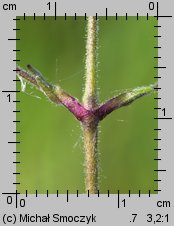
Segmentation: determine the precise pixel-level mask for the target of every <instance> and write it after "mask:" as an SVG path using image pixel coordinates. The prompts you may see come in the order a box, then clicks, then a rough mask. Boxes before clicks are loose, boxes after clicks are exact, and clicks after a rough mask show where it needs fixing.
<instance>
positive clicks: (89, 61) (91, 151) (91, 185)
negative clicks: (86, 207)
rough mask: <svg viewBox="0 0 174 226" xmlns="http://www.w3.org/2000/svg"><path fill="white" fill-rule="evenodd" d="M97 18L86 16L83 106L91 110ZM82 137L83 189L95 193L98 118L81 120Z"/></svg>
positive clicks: (94, 103) (94, 98)
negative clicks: (83, 157) (83, 155)
mask: <svg viewBox="0 0 174 226" xmlns="http://www.w3.org/2000/svg"><path fill="white" fill-rule="evenodd" d="M96 50H97V20H96V18H95V17H93V16H89V17H88V22H87V43H86V82H85V91H84V96H83V104H84V107H85V108H86V109H88V110H90V111H91V110H93V109H94V108H96V107H97V89H96V74H97V53H96ZM82 128H83V139H84V149H85V190H86V192H87V191H89V192H90V193H96V192H97V190H98V154H97V133H98V118H97V117H95V115H93V114H90V116H89V117H86V118H85V120H84V121H82Z"/></svg>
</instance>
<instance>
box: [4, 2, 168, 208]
mask: <svg viewBox="0 0 174 226" xmlns="http://www.w3.org/2000/svg"><path fill="white" fill-rule="evenodd" d="M149 4H150V3H149ZM49 7H50V6H49ZM156 8H157V13H156V15H155V16H154V17H155V18H156V19H157V20H158V19H159V18H171V17H172V16H164V15H163V16H161V15H159V4H158V2H157V7H156ZM49 10H50V8H49ZM105 12H106V14H105V19H106V20H108V9H107V8H106V11H105ZM95 17H96V20H97V19H98V14H97V13H96V16H95ZM64 18H65V21H66V20H67V13H65V16H64ZM136 18H137V20H139V14H138V13H137V16H136ZM146 18H147V20H149V14H148V13H147V17H146ZM23 19H24V20H26V13H24V16H23ZM33 19H34V20H36V14H35V13H34V14H33ZM43 19H44V20H46V13H44V14H43ZM54 19H55V20H56V19H57V3H56V2H55V4H54ZM74 19H75V20H77V13H75V14H74ZM84 19H85V20H86V19H87V13H85V15H84ZM115 19H116V20H118V19H119V18H118V14H117V13H116V14H115ZM125 19H126V20H128V13H126V14H125ZM13 20H14V21H19V20H20V19H19V18H14V19H13ZM156 28H157V29H158V28H161V26H160V25H156V26H154V29H156ZM13 30H14V31H20V30H21V29H20V28H14V29H13ZM161 37H162V36H161V35H156V36H154V38H157V39H158V38H161ZM20 40H21V39H20V38H9V39H8V41H20ZM153 48H156V49H161V48H162V47H161V46H154V47H153ZM13 51H14V52H19V51H21V50H19V49H14V50H13ZM154 58H156V59H161V56H154ZM13 61H14V62H19V61H20V59H14V60H13ZM154 69H157V70H159V69H166V67H165V66H161V65H160V66H154ZM14 71H17V70H16V69H14V70H13V72H14ZM154 79H161V77H160V76H154ZM13 81H14V82H20V80H19V79H15V80H13ZM154 89H156V90H157V91H159V90H161V87H157V88H154ZM2 92H3V93H9V94H10V93H19V92H20V90H3V91H2ZM154 100H157V101H158V100H161V98H159V97H158V98H154ZM13 102H14V103H17V102H18V103H20V100H13ZM161 109H162V108H154V110H158V111H159V110H161ZM13 112H15V113H20V110H15V111H13ZM154 119H155V120H163V119H166V120H167V119H172V117H155V118H154ZM13 122H14V123H19V122H20V121H16V120H15V121H13ZM154 130H156V131H160V130H161V129H160V128H155V129H154ZM13 133H14V134H20V131H14V132H13ZM154 140H155V141H161V139H160V138H154ZM8 143H9V144H20V141H9V142H8ZM154 150H155V151H161V149H160V148H154ZM13 154H15V155H16V154H20V152H13ZM161 160H162V159H161V158H155V159H154V161H161ZM20 163H21V162H17V161H14V162H13V164H20ZM165 171H166V170H165V169H154V172H158V173H159V172H165ZM13 175H20V173H19V172H14V173H13ZM161 181H162V180H161V179H154V182H157V183H158V182H161ZM13 184H14V185H15V186H16V185H17V184H20V183H19V182H18V183H16V182H14V183H13ZM154 191H155V192H160V191H161V190H160V189H156V190H154ZM2 194H4V195H7V200H8V198H9V197H11V196H12V195H14V196H15V206H16V208H17V207H18V195H20V193H19V192H18V191H17V190H16V192H11V193H8V192H7V193H2ZM35 194H36V197H38V190H36V192H35ZM55 195H56V197H59V193H58V190H57V191H56V194H55ZM96 195H97V197H100V191H99V190H98V192H97V194H96ZM116 195H117V198H118V199H117V202H118V208H120V190H117V194H116ZM128 195H129V197H131V190H128ZM107 196H108V198H109V197H111V196H110V191H109V190H108V191H107ZM25 197H26V198H27V197H28V191H27V190H26V194H25ZM46 197H49V191H48V190H46ZM77 197H79V190H77ZM87 197H90V194H89V190H88V192H87ZM138 197H141V190H138ZM148 197H151V190H148ZM20 200H22V201H23V203H24V202H25V200H24V199H20ZM66 201H67V202H69V190H67V191H66ZM122 201H123V200H122ZM7 203H8V201H7ZM11 203H12V201H11ZM11 203H8V204H11ZM20 206H21V207H24V206H25V205H24V204H23V205H21V204H20Z"/></svg>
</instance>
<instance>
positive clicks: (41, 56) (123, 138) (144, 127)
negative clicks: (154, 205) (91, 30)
mask: <svg viewBox="0 0 174 226" xmlns="http://www.w3.org/2000/svg"><path fill="white" fill-rule="evenodd" d="M19 18H20V19H21V20H20V21H17V28H20V29H21V30H20V31H18V32H17V38H20V39H21V41H19V42H17V49H20V50H21V51H20V52H18V56H17V59H20V60H21V62H20V65H19V66H20V67H22V68H24V69H26V65H27V64H31V65H33V66H34V67H35V68H37V69H38V70H39V71H41V72H42V74H43V75H44V76H45V78H46V79H47V80H48V81H49V82H52V83H59V84H60V86H62V87H63V88H64V89H65V90H67V91H68V92H69V93H70V94H72V95H74V96H76V97H77V98H78V99H80V100H81V98H82V95H83V88H84V71H85V41H86V21H85V19H84V17H77V20H76V21H75V20H74V18H73V17H67V20H66V21H65V20H64V17H58V18H57V20H56V21H55V20H54V17H47V18H46V20H45V21H44V20H43V17H36V20H35V21H34V20H33V17H26V20H25V21H24V20H23V18H22V17H19ZM154 25H157V20H156V19H155V18H153V17H149V20H147V19H146V17H139V20H138V21H137V20H136V17H128V20H127V21H126V20H125V17H118V20H117V21H116V20H115V18H114V17H108V20H107V21H106V20H105V18H102V17H100V18H99V34H98V46H99V49H98V62H99V64H98V87H99V94H100V101H101V102H103V101H105V100H106V99H108V98H109V97H112V96H114V95H116V94H118V93H119V91H120V90H125V89H126V88H134V87H137V86H143V85H148V84H151V83H154V78H153V77H154V76H156V75H157V70H156V69H154V66H155V65H157V64H158V62H157V60H156V59H154V56H157V54H158V52H157V49H155V48H154V46H157V44H158V43H157V38H154V35H157V29H156V28H154ZM17 88H18V89H20V84H18V87H17ZM155 95H156V94H154V95H151V96H146V97H144V98H142V99H140V100H138V101H136V102H135V103H133V104H132V105H130V106H128V107H124V108H122V109H119V110H117V111H115V112H113V113H112V114H111V115H109V116H108V117H107V118H106V119H105V120H104V121H102V122H101V124H100V133H99V156H100V172H99V183H100V192H101V193H107V190H108V189H109V190H110V193H117V190H118V189H119V190H120V193H128V190H131V193H138V190H141V192H142V193H148V190H149V189H150V190H151V192H152V193H154V191H153V190H154V189H157V188H158V186H157V183H156V182H154V179H157V173H156V172H154V169H157V167H158V166H157V161H154V158H157V152H155V151H154V150H153V149H154V148H155V147H157V143H156V142H155V141H154V138H155V137H157V133H156V132H155V131H154V128H157V120H156V121H155V120H154V117H155V116H156V111H154V107H156V101H155V100H154V97H155ZM17 99H19V100H20V101H21V102H20V103H18V104H17V109H20V110H21V113H18V114H17V119H19V120H20V121H21V123H20V124H18V125H17V131H20V132H21V133H20V134H19V135H17V140H20V141H21V144H20V145H17V151H20V152H21V154H20V155H17V161H20V162H21V164H18V165H17V172H20V173H21V174H20V175H17V182H20V185H17V190H18V191H19V192H21V193H24V192H25V190H26V189H27V190H28V193H35V190H36V189H37V190H38V193H46V190H47V189H48V190H49V193H56V190H57V189H58V190H59V192H60V193H66V190H67V189H68V190H69V192H70V193H76V190H77V189H78V190H79V193H84V192H85V187H84V153H83V152H84V151H83V142H82V137H81V136H82V135H81V128H80V124H79V122H78V121H77V120H75V118H74V117H73V116H72V115H71V114H70V113H69V112H68V111H67V110H66V109H65V108H64V107H62V106H55V105H54V104H52V103H50V102H49V101H48V100H47V99H46V97H45V96H44V95H43V94H41V93H40V92H38V91H37V90H36V89H35V88H34V87H31V86H30V85H27V86H26V89H25V92H22V93H19V94H17Z"/></svg>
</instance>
